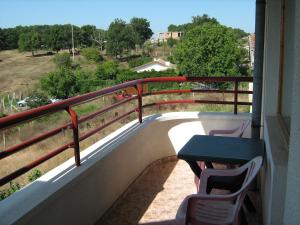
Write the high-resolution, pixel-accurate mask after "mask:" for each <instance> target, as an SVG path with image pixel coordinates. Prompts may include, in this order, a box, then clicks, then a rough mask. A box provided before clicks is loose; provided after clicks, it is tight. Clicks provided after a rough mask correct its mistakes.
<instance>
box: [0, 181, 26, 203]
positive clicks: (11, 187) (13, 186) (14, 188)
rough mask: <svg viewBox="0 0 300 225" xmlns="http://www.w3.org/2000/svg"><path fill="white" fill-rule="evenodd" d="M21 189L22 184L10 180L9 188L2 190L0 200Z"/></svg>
mask: <svg viewBox="0 0 300 225" xmlns="http://www.w3.org/2000/svg"><path fill="white" fill-rule="evenodd" d="M20 189H21V186H20V184H19V183H13V182H10V183H9V188H8V189H4V190H0V200H3V199H5V198H7V197H8V196H10V195H12V194H13V193H15V192H17V191H18V190H20Z"/></svg>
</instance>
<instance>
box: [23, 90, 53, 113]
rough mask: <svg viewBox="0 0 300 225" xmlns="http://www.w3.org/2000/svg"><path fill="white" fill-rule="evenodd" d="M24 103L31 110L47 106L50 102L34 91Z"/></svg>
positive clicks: (42, 94) (41, 93)
mask: <svg viewBox="0 0 300 225" xmlns="http://www.w3.org/2000/svg"><path fill="white" fill-rule="evenodd" d="M26 103H27V105H28V106H29V108H31V109H33V108H37V107H40V106H43V105H47V104H49V103H50V100H49V99H48V97H47V96H46V95H45V94H44V93H43V92H40V91H34V92H32V93H31V94H30V95H29V96H28V99H27V100H26Z"/></svg>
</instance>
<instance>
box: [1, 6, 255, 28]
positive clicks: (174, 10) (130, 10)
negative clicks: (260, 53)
mask: <svg viewBox="0 0 300 225" xmlns="http://www.w3.org/2000/svg"><path fill="white" fill-rule="evenodd" d="M0 8H1V14H0V27H1V28H7V27H15V26H17V25H42V24H50V25H51V24H74V25H77V26H82V25H86V24H92V25H95V26H97V27H98V28H102V29H107V28H108V26H109V24H110V23H111V22H112V21H113V20H114V19H115V18H120V19H123V20H125V21H127V22H129V21H130V19H131V18H132V17H143V18H147V19H148V20H149V21H150V23H151V28H152V30H153V31H154V32H155V33H158V32H163V31H166V30H167V28H168V26H169V25H170V24H183V23H187V22H190V21H191V18H192V16H196V15H202V14H208V15H209V16H210V17H215V18H216V19H218V21H220V23H221V24H224V25H226V26H231V27H234V28H241V29H243V30H245V31H247V32H254V30H255V27H254V26H255V0H0Z"/></svg>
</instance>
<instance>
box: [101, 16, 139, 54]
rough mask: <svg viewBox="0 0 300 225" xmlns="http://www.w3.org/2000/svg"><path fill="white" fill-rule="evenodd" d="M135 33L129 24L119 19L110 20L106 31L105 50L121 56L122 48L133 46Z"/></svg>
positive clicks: (128, 48) (135, 40)
mask: <svg viewBox="0 0 300 225" xmlns="http://www.w3.org/2000/svg"><path fill="white" fill-rule="evenodd" d="M137 38H138V37H137V34H136V32H135V31H134V29H133V27H132V26H131V25H128V24H126V22H125V21H123V20H121V19H116V20H115V21H114V22H112V23H111V24H110V26H109V28H108V31H107V50H108V52H109V53H110V54H112V55H114V56H115V57H118V56H122V54H123V52H124V50H127V51H128V50H131V49H134V48H135V44H136V42H137Z"/></svg>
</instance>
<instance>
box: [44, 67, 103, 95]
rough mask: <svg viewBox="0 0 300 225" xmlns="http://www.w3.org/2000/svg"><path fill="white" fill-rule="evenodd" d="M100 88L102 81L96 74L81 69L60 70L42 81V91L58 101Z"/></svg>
mask: <svg viewBox="0 0 300 225" xmlns="http://www.w3.org/2000/svg"><path fill="white" fill-rule="evenodd" d="M100 86H101V81H100V80H99V79H98V78H97V77H96V75H95V74H94V73H92V72H90V71H85V70H82V69H80V68H79V69H75V70H73V69H71V68H59V69H57V70H56V71H54V72H50V73H49V74H48V75H47V76H46V77H43V78H42V79H41V88H42V90H43V91H45V92H46V93H47V94H48V95H50V96H52V97H54V98H58V99H67V98H70V97H73V96H75V95H78V94H84V93H87V92H91V91H94V90H96V89H97V88H98V87H100Z"/></svg>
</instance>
